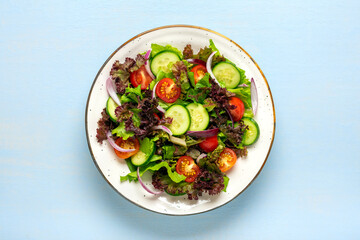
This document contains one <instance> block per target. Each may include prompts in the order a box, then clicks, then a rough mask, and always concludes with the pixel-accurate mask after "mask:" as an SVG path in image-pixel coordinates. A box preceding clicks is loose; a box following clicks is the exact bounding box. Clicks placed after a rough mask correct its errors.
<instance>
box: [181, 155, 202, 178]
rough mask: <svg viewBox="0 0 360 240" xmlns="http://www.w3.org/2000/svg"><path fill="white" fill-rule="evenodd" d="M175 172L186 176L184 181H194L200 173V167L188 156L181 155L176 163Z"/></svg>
mask: <svg viewBox="0 0 360 240" xmlns="http://www.w3.org/2000/svg"><path fill="white" fill-rule="evenodd" d="M176 172H177V173H178V174H181V175H184V176H185V177H186V179H185V181H186V182H193V181H195V179H196V177H197V176H198V175H199V173H200V168H199V167H198V165H196V164H195V162H194V160H193V159H192V158H191V157H189V156H182V157H180V158H179V160H178V161H177V163H176Z"/></svg>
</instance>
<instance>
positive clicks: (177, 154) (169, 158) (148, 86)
mask: <svg viewBox="0 0 360 240" xmlns="http://www.w3.org/2000/svg"><path fill="white" fill-rule="evenodd" d="M214 52H215V53H214ZM209 66H210V67H209ZM211 76H215V78H216V79H214V78H213V77H211ZM110 77H111V81H112V83H113V84H114V86H115V88H114V89H115V91H116V94H117V96H118V98H119V100H120V103H121V105H117V104H116V103H114V101H110V100H111V97H110V98H109V100H108V101H107V105H106V108H105V109H104V110H103V112H102V113H101V118H100V119H99V121H98V129H97V135H96V137H97V140H98V142H99V143H102V142H103V141H104V140H106V139H108V137H109V133H108V132H109V131H110V132H111V136H112V138H113V140H114V141H115V143H116V144H117V145H118V146H119V147H118V148H115V146H114V148H115V149H114V151H115V153H116V155H117V156H119V157H120V158H122V159H126V163H127V165H128V167H129V170H130V173H129V174H127V175H125V176H121V177H120V181H121V182H124V181H129V182H132V181H135V182H136V181H140V183H141V185H142V186H143V187H144V188H145V189H146V190H147V191H148V192H150V193H152V191H151V190H150V189H147V188H146V186H144V184H142V182H141V176H142V175H143V174H144V173H146V172H150V173H152V185H153V187H154V188H155V189H158V190H161V191H165V192H166V193H168V194H170V195H174V196H179V195H183V194H187V197H188V199H195V200H196V199H198V197H199V196H201V195H202V194H203V193H208V194H210V195H214V194H219V193H220V192H221V191H226V188H227V185H228V183H229V178H228V177H227V176H226V172H227V171H229V169H231V168H232V167H233V166H234V165H235V163H236V161H237V159H238V158H239V157H245V156H246V155H247V146H248V145H251V144H253V143H255V142H256V140H257V139H258V137H259V134H260V130H259V127H258V125H257V123H256V121H255V120H254V119H253V117H254V114H253V111H252V100H251V95H252V90H251V84H252V83H251V82H250V81H249V79H248V78H247V77H246V75H245V71H244V70H242V69H241V68H239V67H238V66H236V65H235V64H234V63H233V62H231V61H230V60H229V59H227V58H225V57H224V56H223V55H222V54H221V53H220V51H219V49H218V48H217V47H216V46H215V43H214V42H213V41H212V40H211V39H210V40H209V46H205V47H203V48H201V49H200V50H199V51H198V52H197V53H196V54H194V50H193V49H192V46H191V45H190V44H187V45H186V46H185V48H184V50H183V51H182V52H181V51H180V50H179V49H178V48H176V47H174V46H171V45H165V46H162V45H159V44H155V43H153V44H151V51H150V50H149V51H147V52H145V53H143V54H138V55H137V56H136V57H135V58H134V59H133V58H129V57H127V58H125V60H124V62H122V63H120V61H118V60H116V61H115V62H114V64H113V66H112V69H111V71H110ZM108 91H110V90H109V89H108ZM110 95H111V94H110ZM111 96H116V95H114V94H113V95H111ZM110 104H112V105H110ZM114 104H115V106H114ZM245 123H246V124H245ZM190 124H191V131H190ZM154 194H157V193H155V192H154Z"/></svg>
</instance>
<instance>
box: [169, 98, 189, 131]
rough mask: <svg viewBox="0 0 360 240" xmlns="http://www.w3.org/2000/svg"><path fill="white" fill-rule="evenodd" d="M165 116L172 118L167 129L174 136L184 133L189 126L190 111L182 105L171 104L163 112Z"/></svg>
mask: <svg viewBox="0 0 360 240" xmlns="http://www.w3.org/2000/svg"><path fill="white" fill-rule="evenodd" d="M165 117H170V118H172V119H173V120H172V122H171V124H170V126H169V129H170V130H171V132H172V133H173V135H175V136H179V135H182V134H184V133H186V131H187V130H188V129H189V127H190V123H191V120H190V113H189V111H188V110H187V109H186V108H185V107H184V106H181V105H178V104H174V105H172V106H171V107H170V108H168V110H167V111H166V112H165Z"/></svg>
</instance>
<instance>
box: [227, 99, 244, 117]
mask: <svg viewBox="0 0 360 240" xmlns="http://www.w3.org/2000/svg"><path fill="white" fill-rule="evenodd" d="M229 104H230V105H232V106H236V108H235V109H230V114H231V116H232V117H233V120H234V121H235V122H237V121H240V119H241V118H242V117H243V115H244V112H245V107H244V103H243V102H242V101H241V99H240V98H237V97H231V98H230V99H229Z"/></svg>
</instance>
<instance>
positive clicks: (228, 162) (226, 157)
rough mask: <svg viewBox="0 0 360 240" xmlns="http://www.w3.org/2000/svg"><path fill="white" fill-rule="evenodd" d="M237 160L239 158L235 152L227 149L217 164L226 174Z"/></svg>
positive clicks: (221, 154)
mask: <svg viewBox="0 0 360 240" xmlns="http://www.w3.org/2000/svg"><path fill="white" fill-rule="evenodd" d="M236 160H237V157H236V154H235V152H234V151H233V150H231V149H230V148H225V149H224V150H223V151H222V152H221V153H220V156H219V158H218V159H217V160H216V164H217V165H218V167H219V168H220V170H221V171H222V172H226V171H228V170H229V169H230V168H232V167H233V166H234V165H235V163H236Z"/></svg>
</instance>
